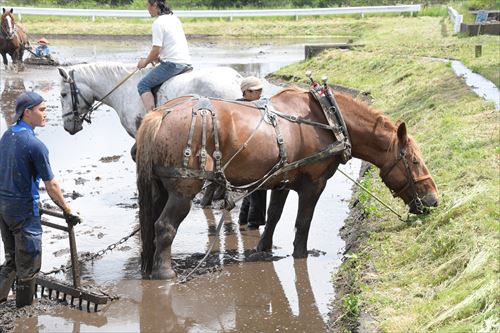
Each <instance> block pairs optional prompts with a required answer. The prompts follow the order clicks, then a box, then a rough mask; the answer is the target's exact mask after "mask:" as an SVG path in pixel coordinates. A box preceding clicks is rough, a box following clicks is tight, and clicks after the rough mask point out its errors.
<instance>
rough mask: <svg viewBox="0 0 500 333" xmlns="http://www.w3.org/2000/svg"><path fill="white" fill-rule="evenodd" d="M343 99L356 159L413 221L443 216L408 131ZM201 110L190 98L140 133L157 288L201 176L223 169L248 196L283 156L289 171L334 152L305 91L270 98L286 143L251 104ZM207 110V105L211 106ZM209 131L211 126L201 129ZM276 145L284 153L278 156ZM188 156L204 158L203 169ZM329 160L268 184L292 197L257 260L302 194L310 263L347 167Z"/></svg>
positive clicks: (274, 199)
mask: <svg viewBox="0 0 500 333" xmlns="http://www.w3.org/2000/svg"><path fill="white" fill-rule="evenodd" d="M335 98H336V100H337V102H338V105H339V108H340V110H342V114H343V117H344V119H345V123H346V125H347V128H348V132H349V135H350V138H351V143H352V156H353V157H356V158H360V159H363V160H365V161H368V162H370V163H372V164H374V165H376V166H377V167H378V168H379V169H380V176H381V178H382V180H383V182H384V183H385V184H386V186H387V187H388V188H389V189H390V190H391V191H392V192H393V194H394V196H397V197H399V198H401V199H402V200H403V201H404V202H405V203H406V204H407V205H408V206H409V208H410V212H414V213H424V210H423V209H421V208H422V207H421V206H423V207H433V206H437V204H438V192H437V188H436V185H435V183H434V181H433V179H432V177H431V175H430V173H429V171H428V169H427V167H426V166H425V162H424V160H423V159H422V156H421V154H420V151H419V149H418V146H417V144H416V143H415V141H414V140H413V139H412V138H411V137H410V136H409V135H408V134H407V131H406V125H405V124H404V123H400V124H393V123H392V122H391V121H390V120H389V119H388V118H387V117H385V116H383V115H382V114H381V113H380V112H378V111H375V110H373V109H371V108H370V107H369V106H367V105H365V104H363V103H360V102H358V101H356V100H353V99H352V98H351V97H349V96H347V95H344V94H341V93H335ZM197 103H198V100H197V99H196V98H190V97H181V98H178V99H174V100H171V101H169V102H168V103H167V104H165V105H164V106H162V107H160V108H158V109H157V110H156V111H152V112H150V113H148V114H147V115H146V117H145V118H144V121H143V122H142V125H141V127H140V128H139V131H138V133H137V187H138V191H139V220H140V224H141V237H142V248H143V251H142V271H143V274H144V275H145V276H146V277H149V275H150V274H151V275H152V278H154V279H168V278H173V277H175V272H174V271H173V269H172V266H171V245H172V242H173V240H174V237H175V235H176V233H177V229H178V227H179V225H180V224H181V222H182V221H183V220H184V218H185V217H186V216H187V214H188V213H189V210H190V208H191V200H192V199H193V197H194V196H195V195H196V194H197V193H198V192H199V191H200V190H201V188H202V186H203V179H202V178H203V175H204V173H203V172H205V171H207V172H211V171H213V170H215V168H214V165H217V164H216V163H217V160H218V159H220V162H219V163H220V165H225V167H224V169H223V173H224V176H225V179H226V180H227V181H228V182H229V183H231V184H233V185H235V186H241V185H245V184H252V183H254V182H258V181H259V180H260V179H262V178H263V177H265V176H266V174H269V170H273V168H274V166H275V165H277V163H278V162H279V161H280V156H282V155H283V154H281V153H280V151H286V156H287V162H286V163H285V164H284V165H285V166H286V164H287V163H294V162H298V161H301V160H304V159H307V158H310V157H311V156H314V155H315V154H318V153H320V152H330V150H329V149H327V148H328V147H333V146H335V144H336V140H335V139H334V136H333V134H332V132H331V131H330V130H327V129H325V128H324V127H323V128H322V127H319V126H311V125H310V124H311V122H315V123H316V124H320V123H321V124H326V123H327V121H326V117H325V114H324V112H323V110H322V108H321V106H320V105H319V102H318V101H317V100H315V98H314V97H313V96H312V94H311V93H309V92H308V91H306V90H301V89H295V88H288V89H285V90H282V91H281V92H279V93H277V94H276V95H274V96H273V97H271V103H272V106H273V107H274V109H275V110H278V111H279V112H280V113H281V115H279V114H278V113H276V112H274V113H272V114H271V115H270V116H269V117H272V118H274V119H275V123H277V127H279V132H280V140H277V138H278V134H277V133H278V131H277V130H276V128H274V127H273V126H272V125H271V124H267V122H262V120H263V119H265V118H264V117H265V116H266V114H265V113H264V112H265V111H262V110H260V109H258V108H256V107H255V106H254V105H252V104H250V103H248V104H247V105H244V104H238V103H237V102H231V101H222V100H215V99H211V100H210V105H211V106H210V108H211V109H213V110H211V111H210V112H208V116H207V111H206V109H200V110H201V112H198V113H197V112H195V110H197V107H198V105H197ZM203 105H204V106H206V105H207V102H206V101H203ZM195 108H196V109H195ZM211 112H213V113H214V114H215V115H212V119H214V121H213V123H212V124H211V125H210V126H209V124H210V122H208V121H207V119H205V118H207V117H208V118H210V113H211ZM271 112H272V111H271ZM263 113H264V114H263ZM205 123H208V124H207V126H205V125H202V124H205ZM202 126H203V128H201V127H202ZM214 128H219V129H220V130H219V133H218V134H219V135H218V141H217V142H215V140H214V138H212V137H210V138H208V137H206V142H205V139H204V136H202V135H201V134H202V133H204V132H205V133H212V132H213V133H214V137H215V136H216V135H217V134H216V133H217V132H216V130H214ZM200 137H201V138H200ZM277 141H278V142H282V144H283V145H284V147H278V145H277V144H276V142H277ZM186 143H188V145H189V147H188V148H189V150H188V149H187V148H186V147H187V146H186ZM216 147H220V150H216ZM205 148H206V149H205ZM187 152H188V153H189V154H187ZM189 156H193V157H198V156H201V157H204V159H203V160H202V161H203V163H202V162H200V161H198V158H189ZM322 156H323V157H322V159H321V160H314V162H312V163H308V164H305V165H301V166H300V167H297V168H295V169H292V170H289V171H287V173H286V174H283V173H282V174H279V175H276V176H273V177H272V178H269V179H268V181H267V182H266V183H265V184H264V186H263V188H264V189H277V188H282V187H283V186H284V188H285V190H282V191H273V192H272V195H271V203H270V207H272V209H271V208H270V209H269V211H268V213H269V212H271V213H270V214H268V221H267V223H266V228H265V231H264V233H263V235H262V238H261V240H260V243H259V245H258V247H257V249H258V250H260V251H269V250H271V249H272V238H273V233H274V230H275V227H276V224H277V222H278V220H279V219H280V217H281V213H282V211H283V206H284V203H285V200H286V196H287V194H288V191H287V190H294V191H296V192H297V193H298V195H299V208H298V213H297V218H296V221H295V240H294V242H293V245H294V251H293V256H294V257H295V258H302V257H306V256H307V238H308V234H309V227H310V224H311V220H312V217H313V213H314V209H315V206H316V203H317V201H318V199H319V197H320V195H321V193H322V192H323V189H324V188H325V185H326V182H327V180H328V179H329V178H330V177H332V176H333V174H334V173H335V171H336V170H337V168H338V166H339V163H340V162H341V158H340V156H339V155H337V154H324V155H322ZM229 162H230V163H229ZM226 163H227V165H226ZM200 172H201V173H200ZM198 175H201V176H198ZM283 181H284V182H283Z"/></svg>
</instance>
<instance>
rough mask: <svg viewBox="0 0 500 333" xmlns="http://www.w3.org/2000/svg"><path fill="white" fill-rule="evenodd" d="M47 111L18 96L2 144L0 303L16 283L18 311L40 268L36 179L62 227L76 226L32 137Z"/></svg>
mask: <svg viewBox="0 0 500 333" xmlns="http://www.w3.org/2000/svg"><path fill="white" fill-rule="evenodd" d="M45 108H46V105H45V101H44V99H43V97H42V96H40V95H39V94H37V93H36V92H33V91H28V92H23V93H21V94H20V95H19V96H18V97H17V99H16V113H15V115H14V117H13V121H14V124H13V125H12V126H11V127H10V128H9V129H8V130H7V131H5V133H4V134H3V136H2V138H1V139H0V232H1V234H2V241H3V246H4V250H5V263H4V264H3V265H2V266H0V303H1V302H3V301H5V300H6V299H7V296H8V294H9V291H10V288H11V287H12V283H13V282H14V280H15V278H16V277H17V283H16V286H17V287H16V306H17V307H23V306H25V305H30V304H31V303H32V302H33V293H34V287H35V278H36V275H37V273H38V272H39V271H40V267H41V258H42V226H41V222H40V210H39V203H40V195H39V193H38V186H39V183H40V179H41V180H43V182H44V184H45V188H46V190H47V193H48V194H49V196H50V198H51V199H52V201H53V202H54V203H55V204H56V205H57V206H58V207H59V208H61V209H62V211H63V213H64V216H65V218H66V221H67V222H68V223H72V224H77V223H79V222H80V218H79V217H78V216H76V215H73V214H72V213H71V209H70V207H69V206H68V204H67V203H66V201H65V200H64V197H63V194H62V191H61V188H60V187H59V184H58V183H57V181H56V180H55V178H54V174H53V173H52V169H51V166H50V161H49V151H48V150H47V147H46V146H45V144H43V142H42V141H40V139H38V138H37V137H36V136H35V132H34V130H35V128H36V127H44V126H45Z"/></svg>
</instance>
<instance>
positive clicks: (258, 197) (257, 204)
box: [238, 76, 267, 229]
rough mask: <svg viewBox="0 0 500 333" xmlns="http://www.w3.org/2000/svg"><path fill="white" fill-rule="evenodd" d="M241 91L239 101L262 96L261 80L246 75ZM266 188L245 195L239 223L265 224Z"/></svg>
mask: <svg viewBox="0 0 500 333" xmlns="http://www.w3.org/2000/svg"><path fill="white" fill-rule="evenodd" d="M240 88H241V93H242V94H243V98H240V99H238V100H239V101H246V102H252V101H256V100H258V99H260V98H261V97H262V88H263V85H262V81H261V80H260V79H259V78H256V77H255V76H248V77H246V78H244V79H243V80H242V81H241V84H240ZM266 200H267V192H266V190H257V191H255V192H253V193H252V194H250V195H248V196H246V197H245V198H244V199H243V202H242V203H241V208H240V215H239V217H238V222H239V224H241V225H245V224H248V228H249V229H257V228H259V226H261V225H265V224H266Z"/></svg>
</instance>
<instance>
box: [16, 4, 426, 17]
mask: <svg viewBox="0 0 500 333" xmlns="http://www.w3.org/2000/svg"><path fill="white" fill-rule="evenodd" d="M420 9H421V5H397V6H372V7H340V8H309V9H308V8H306V9H264V10H257V9H252V10H176V11H175V14H176V15H177V16H179V17H229V18H233V17H250V16H256V17H259V16H295V17H298V16H305V15H338V14H361V15H364V14H368V13H404V12H407V13H414V12H418V11H420ZM14 13H15V14H17V15H18V16H19V18H20V19H21V15H23V14H25V15H55V16H91V17H92V20H95V18H96V17H98V16H114V17H150V15H149V13H148V11H146V10H104V9H62V8H31V7H14Z"/></svg>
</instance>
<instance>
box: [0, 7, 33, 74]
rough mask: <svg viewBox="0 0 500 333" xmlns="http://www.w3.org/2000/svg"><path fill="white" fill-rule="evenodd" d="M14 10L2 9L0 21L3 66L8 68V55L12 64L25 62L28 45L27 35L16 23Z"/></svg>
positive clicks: (0, 51) (0, 52) (0, 45)
mask: <svg viewBox="0 0 500 333" xmlns="http://www.w3.org/2000/svg"><path fill="white" fill-rule="evenodd" d="M13 12H14V9H12V8H11V9H10V10H6V9H5V8H2V18H1V20H0V32H1V33H0V54H2V58H3V64H4V65H5V68H7V66H8V64H9V62H8V61H7V54H8V55H10V58H11V59H12V62H13V63H14V64H17V63H18V62H21V63H22V61H23V54H24V49H25V45H26V44H28V39H27V36H26V33H25V32H24V30H23V29H22V27H21V26H20V25H18V24H16V23H15V20H14V15H13Z"/></svg>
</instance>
